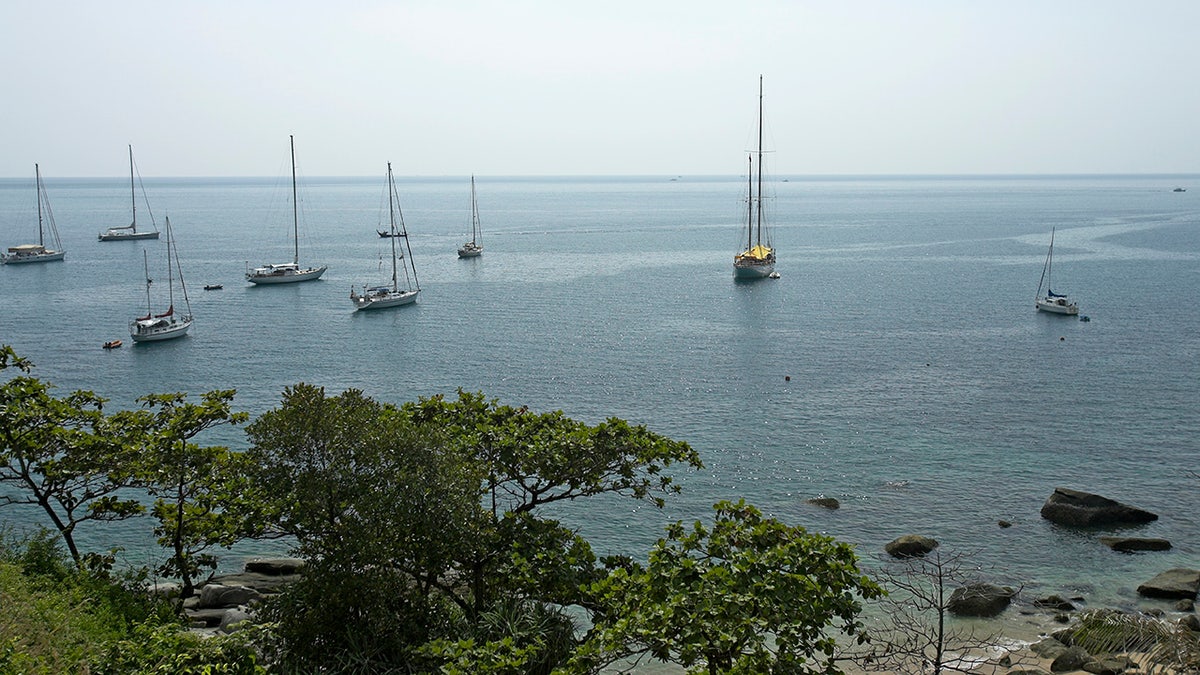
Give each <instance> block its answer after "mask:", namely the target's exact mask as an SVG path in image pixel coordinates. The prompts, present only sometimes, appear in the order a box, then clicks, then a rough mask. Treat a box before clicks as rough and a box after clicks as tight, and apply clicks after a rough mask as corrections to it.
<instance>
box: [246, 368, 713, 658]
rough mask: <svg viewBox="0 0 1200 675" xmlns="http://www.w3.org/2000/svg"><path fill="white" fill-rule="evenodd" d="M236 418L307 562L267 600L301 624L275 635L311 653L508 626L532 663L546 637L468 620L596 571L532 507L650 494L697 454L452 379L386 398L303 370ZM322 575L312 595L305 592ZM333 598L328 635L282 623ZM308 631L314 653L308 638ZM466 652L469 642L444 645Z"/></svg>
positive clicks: (589, 578) (542, 609) (584, 549)
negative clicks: (307, 378) (336, 388)
mask: <svg viewBox="0 0 1200 675" xmlns="http://www.w3.org/2000/svg"><path fill="white" fill-rule="evenodd" d="M247 431H248V434H249V436H250V439H251V442H252V448H251V450H250V454H251V455H252V458H253V464H254V466H255V467H256V469H255V470H254V474H253V482H254V484H255V485H256V486H257V487H256V490H257V491H258V492H259V493H260V494H262V495H263V498H264V503H265V504H266V507H265V508H266V512H267V514H268V515H269V516H270V518H269V520H270V521H271V522H273V523H275V524H276V525H277V527H278V528H279V529H280V530H281V531H283V532H286V533H288V534H291V535H294V536H295V537H296V538H297V540H298V542H299V544H298V546H297V551H298V553H299V554H301V555H303V556H304V557H305V558H306V559H308V560H309V561H310V565H309V567H308V569H307V571H306V574H305V578H304V580H302V581H301V582H300V585H299V586H298V587H297V588H296V589H294V590H293V591H290V592H289V596H290V597H289V598H285V599H283V600H282V601H281V602H283V603H290V604H288V606H287V611H282V610H281V611H280V612H279V616H280V617H281V619H282V620H283V621H284V622H285V624H286V625H285V626H284V628H285V630H288V629H290V628H296V629H297V630H296V632H294V633H292V634H291V635H290V636H289V637H285V640H287V641H288V642H289V644H290V645H291V646H292V647H294V648H295V649H298V650H303V651H306V652H310V654H311V655H312V656H313V658H326V657H329V656H330V655H331V654H341V655H342V656H340V657H339V658H350V652H352V651H356V652H357V653H362V652H363V651H366V650H367V649H368V645H369V649H371V650H375V651H374V653H373V658H375V659H376V660H377V661H378V662H391V663H405V664H407V665H408V666H409V667H412V665H413V664H414V663H415V662H417V661H418V660H420V659H423V658H425V659H427V658H429V654H431V653H437V654H442V655H443V656H440V657H435V658H446V656H445V655H446V654H448V652H445V651H438V650H437V649H432V648H431V649H425V648H423V647H422V645H425V644H426V643H428V642H430V641H434V640H438V639H448V640H458V638H459V637H461V636H463V635H468V634H470V635H475V636H476V637H477V638H478V640H475V641H474V642H473V643H472V644H474V645H476V646H478V645H482V644H489V645H495V644H499V643H501V642H503V641H504V640H505V639H509V638H511V639H512V640H516V642H517V643H520V644H523V645H526V646H525V647H522V648H521V649H520V650H518V652H519V658H520V659H522V660H524V661H527V662H529V663H533V662H540V661H542V660H543V659H544V657H545V656H546V654H548V653H549V651H548V650H550V649H551V647H550V645H551V644H552V643H554V641H553V640H548V639H547V640H537V639H532V638H530V637H529V635H528V634H527V631H526V630H525V629H524V628H522V629H521V631H522V633H521V634H520V635H515V634H514V635H509V636H503V637H501V636H499V635H498V633H497V631H496V630H487V631H484V630H482V629H481V628H480V626H481V625H483V624H484V622H485V617H488V616H496V615H497V613H500V614H502V615H508V614H511V612H512V611H517V610H519V611H520V612H521V613H522V614H524V615H527V616H548V615H550V614H552V611H551V609H552V608H550V607H549V605H550V604H551V603H554V604H573V603H578V602H582V601H585V600H586V598H585V596H584V595H583V594H582V593H581V589H582V588H583V587H585V586H586V585H587V584H590V583H591V582H593V581H595V580H596V579H597V578H599V576H601V574H600V571H599V570H597V568H596V560H595V556H594V555H593V554H592V551H591V548H590V546H589V545H588V544H587V542H586V541H584V540H583V539H582V538H581V537H579V536H578V534H576V533H575V532H573V531H571V530H570V529H568V528H565V527H564V526H562V525H561V524H560V523H558V522H557V521H556V520H554V519H551V518H545V517H543V516H541V515H540V514H539V513H538V511H539V510H540V509H541V507H543V506H545V505H548V504H552V503H556V502H561V501H564V500H571V499H578V498H584V497H589V496H595V495H599V494H605V493H609V494H619V495H626V496H630V497H634V498H640V499H648V500H651V501H652V502H653V503H655V504H661V502H662V495H666V494H671V493H673V492H674V491H675V490H676V489H677V488H676V487H675V486H674V484H673V482H672V479H671V478H670V477H669V476H667V475H666V474H665V473H664V470H665V469H666V467H668V466H670V465H671V464H673V463H676V462H683V463H686V464H688V465H689V466H699V465H700V462H699V458H698V456H697V455H696V454H695V452H694V451H692V449H691V448H690V447H689V446H688V445H687V444H686V443H682V442H679V441H672V440H670V439H667V438H665V437H662V436H659V435H657V434H653V433H652V432H649V431H648V430H646V429H645V428H644V427H639V426H633V425H630V424H628V423H626V422H624V421H622V420H615V419H614V420H608V421H607V422H604V423H602V424H599V425H596V426H589V425H587V424H584V423H581V422H577V421H574V420H571V419H569V418H567V417H566V416H565V415H563V414H562V413H561V412H552V413H540V414H539V413H533V412H530V411H529V410H528V409H526V408H512V407H509V406H502V405H500V404H499V403H497V402H496V401H494V400H488V399H485V398H484V397H483V395H482V394H469V393H464V392H459V396H458V399H457V400H454V401H450V400H446V399H444V398H443V397H440V396H435V397H432V398H427V399H421V400H419V401H417V402H415V403H409V404H406V405H404V406H401V407H399V408H397V407H395V406H390V405H386V404H380V403H377V402H375V401H373V400H371V399H369V398H368V397H365V396H363V394H362V392H359V391H356V390H348V391H346V392H344V393H342V394H340V395H338V396H332V397H331V396H326V394H325V392H324V390H323V389H321V388H319V387H314V386H311V385H305V384H300V385H297V386H295V387H291V388H289V389H288V390H286V391H285V392H284V396H283V401H282V403H281V405H280V406H279V407H278V408H277V409H275V410H272V411H269V412H268V413H266V414H264V415H262V416H261V417H259V418H258V419H257V420H255V422H254V423H253V424H251V425H250V427H249V428H248V430H247ZM367 582H370V583H367ZM318 586H320V587H321V593H320V594H319V595H318V594H316V593H315V592H310V591H313V590H314V589H316V588H317V587H318ZM379 589H384V590H382V591H380V590H379ZM331 597H332V598H334V602H335V603H337V604H338V605H339V607H340V606H341V604H342V603H343V602H345V603H347V607H346V608H345V611H344V612H342V611H341V610H338V609H334V610H333V611H334V613H335V615H336V616H338V617H340V618H339V619H338V620H336V621H334V620H328V621H326V622H325V625H329V624H330V623H334V624H335V625H336V629H335V632H336V633H337V634H338V636H334V637H333V638H331V636H330V635H328V634H326V635H320V636H318V635H311V634H307V633H304V632H303V628H304V627H303V626H302V625H300V623H299V622H296V623H288V622H289V619H294V618H296V617H299V616H303V615H306V613H307V612H310V611H311V612H313V616H315V615H316V612H317V611H318V610H319V611H321V612H329V611H331V610H330V609H329V608H328V607H325V606H322V607H320V608H318V607H317V606H316V604H315V603H316V602H318V601H319V598H331ZM351 598H357V600H356V601H354V602H353V603H352V602H351V600H350V599H351ZM381 598H387V600H386V602H385V601H383V600H382V599H381ZM356 608H357V609H356ZM363 608H366V609H363ZM514 608H515V609H514ZM351 610H353V611H351ZM350 625H355V626H359V627H360V628H358V629H354V630H353V631H350V630H349V629H347V628H346V627H347V626H350ZM495 625H496V626H501V627H503V626H517V625H522V626H525V625H529V626H546V627H547V630H552V629H553V627H554V626H556V625H557V624H556V623H555V622H553V621H551V622H543V621H540V620H539V621H531V622H528V624H525V623H522V622H515V621H508V622H499V623H496V624H495ZM383 627H392V628H394V629H395V630H393V631H392V632H390V633H388V634H386V635H384V634H382V633H381V628H383ZM344 629H345V630H344ZM401 633H403V635H402V636H400V634H401ZM339 636H340V637H339ZM401 637H402V639H401ZM318 644H319V645H320V649H319V651H320V653H319V654H318V653H317V651H318V650H317V649H311V650H310V646H313V645H318ZM442 644H443V646H444V644H445V643H442ZM496 653H499V652H496ZM493 655H494V654H493ZM478 656H481V653H479V652H475V653H471V650H469V649H468V650H466V651H462V650H458V651H455V652H454V654H453V656H452V657H451V658H453V659H454V660H455V662H457V663H471V662H475V661H472V659H475V658H476V657H478ZM505 658H506V659H511V658H514V657H512V655H511V654H510V655H509V656H506V657H505ZM389 660H390V661H389ZM480 662H481V661H480Z"/></svg>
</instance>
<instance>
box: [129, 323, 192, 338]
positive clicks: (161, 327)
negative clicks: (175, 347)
mask: <svg viewBox="0 0 1200 675" xmlns="http://www.w3.org/2000/svg"><path fill="white" fill-rule="evenodd" d="M191 327H192V319H191V317H186V318H183V319H171V320H164V319H157V320H153V319H148V320H140V321H131V322H130V323H129V337H131V338H133V341H134V342H160V341H162V340H173V339H175V338H178V337H183V336H184V335H187V332H188V329H189V328H191Z"/></svg>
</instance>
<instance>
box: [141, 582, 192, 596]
mask: <svg viewBox="0 0 1200 675" xmlns="http://www.w3.org/2000/svg"><path fill="white" fill-rule="evenodd" d="M182 589H183V586H181V585H180V584H177V583H175V582H173V581H158V582H155V583H153V584H150V587H149V588H147V589H146V590H147V591H148V592H149V593H150V595H156V596H159V597H162V598H177V597H179V593H180V591H181V590H182Z"/></svg>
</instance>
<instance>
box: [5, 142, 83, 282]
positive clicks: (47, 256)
mask: <svg viewBox="0 0 1200 675" xmlns="http://www.w3.org/2000/svg"><path fill="white" fill-rule="evenodd" d="M33 173H34V175H35V176H36V177H37V179H36V185H37V187H36V190H37V200H38V201H37V207H38V243H36V244H21V245H19V246H9V247H8V252H7V253H2V254H0V263H3V264H5V265H15V264H17V263H39V262H50V261H51V260H63V259H65V258H66V256H67V252H66V251H64V250H62V242H60V241H59V239H58V227H57V226H56V225H55V224H54V212H53V211H51V210H50V197H48V196H47V195H46V186H45V185H43V184H42V170H41V168H40V167H38V165H37V164H34V165H33ZM47 229H49V230H50V238H51V239H53V240H54V248H47V247H46V230H47Z"/></svg>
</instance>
